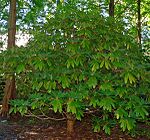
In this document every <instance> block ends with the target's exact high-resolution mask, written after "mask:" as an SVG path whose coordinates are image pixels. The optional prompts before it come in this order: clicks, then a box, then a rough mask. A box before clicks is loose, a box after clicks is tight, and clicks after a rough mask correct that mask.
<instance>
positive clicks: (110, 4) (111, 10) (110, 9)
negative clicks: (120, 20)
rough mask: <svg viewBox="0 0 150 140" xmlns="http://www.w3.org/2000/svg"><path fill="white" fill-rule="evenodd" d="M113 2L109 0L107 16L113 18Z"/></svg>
mask: <svg viewBox="0 0 150 140" xmlns="http://www.w3.org/2000/svg"><path fill="white" fill-rule="evenodd" d="M114 8H115V5H114V0H110V2H109V16H111V17H114Z"/></svg>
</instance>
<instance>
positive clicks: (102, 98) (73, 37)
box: [0, 1, 150, 134]
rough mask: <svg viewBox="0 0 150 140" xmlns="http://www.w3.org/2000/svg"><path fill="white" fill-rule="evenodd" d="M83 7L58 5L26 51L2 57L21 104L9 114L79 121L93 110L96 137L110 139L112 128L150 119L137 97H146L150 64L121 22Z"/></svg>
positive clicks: (16, 103)
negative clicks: (43, 113)
mask: <svg viewBox="0 0 150 140" xmlns="http://www.w3.org/2000/svg"><path fill="white" fill-rule="evenodd" d="M78 4H79V3H78ZM86 6H87V8H85V7H84V6H83V5H82V3H81V6H80V7H78V6H77V3H76V2H75V1H72V2H68V4H64V5H59V6H58V7H57V9H56V11H55V12H54V14H53V16H50V15H48V16H47V17H46V18H47V22H46V23H44V24H43V25H42V26H37V27H36V28H35V32H34V33H33V36H34V38H33V40H32V41H31V42H30V43H29V45H28V46H27V47H26V48H13V49H11V50H7V51H4V52H3V53H1V54H0V55H1V60H2V61H1V62H2V66H3V67H2V73H4V74H5V76H6V77H7V76H9V74H10V73H15V74H16V81H17V91H18V97H19V99H17V100H13V101H12V102H11V105H12V106H13V107H12V109H11V110H10V112H15V113H16V112H20V113H21V114H22V115H24V114H28V111H34V110H39V109H40V110H43V111H45V110H46V111H48V110H49V109H50V108H52V109H53V111H54V112H55V113H56V112H59V113H63V112H66V113H71V114H73V115H74V116H75V117H76V118H77V119H78V120H81V118H82V117H83V116H84V112H85V110H86V108H92V109H93V108H96V109H98V110H99V111H100V114H101V115H100V116H98V117H96V119H95V120H94V121H93V122H94V125H93V128H94V131H95V132H98V131H100V130H104V131H105V133H107V134H110V132H111V127H112V126H113V125H114V124H120V127H121V128H122V130H123V131H125V130H128V131H131V130H132V129H133V128H135V126H136V121H137V120H144V119H145V118H146V117H147V116H148V111H147V107H148V103H149V102H148V101H147V100H145V99H144V98H142V96H141V94H143V95H144V96H147V95H149V93H150V92H149V89H150V88H149V85H150V83H149V80H148V78H149V75H150V74H149V71H148V70H147V69H146V68H147V65H149V64H148V63H147V61H145V59H144V57H143V54H142V52H141V51H140V50H139V48H138V44H136V41H135V38H133V37H132V34H130V32H128V30H127V29H126V28H125V25H124V23H123V22H118V21H116V20H115V19H111V18H109V17H103V16H101V15H100V14H99V7H97V6H96V5H94V4H92V3H90V2H88V3H86Z"/></svg>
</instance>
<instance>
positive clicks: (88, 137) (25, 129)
mask: <svg viewBox="0 0 150 140" xmlns="http://www.w3.org/2000/svg"><path fill="white" fill-rule="evenodd" d="M12 121H13V122H12ZM33 123H34V125H33ZM140 130H141V132H142V135H145V134H146V133H145V131H143V130H146V132H148V133H150V127H147V126H142V125H141V126H140ZM139 132H140V131H139ZM66 139H67V134H66V122H65V121H61V122H54V121H49V122H42V121H37V120H33V119H32V120H31V119H30V120H29V119H25V118H24V119H21V120H20V121H17V122H14V120H11V121H6V120H2V119H0V140H66ZM71 140H150V138H148V137H147V136H138V137H136V138H133V137H131V136H129V135H127V134H124V133H122V132H120V130H119V129H118V128H117V127H116V128H114V129H113V130H112V134H111V135H110V136H106V135H105V134H104V133H94V132H93V131H92V127H91V123H90V121H89V119H85V120H84V121H82V123H81V122H79V121H77V122H76V125H75V137H74V138H71Z"/></svg>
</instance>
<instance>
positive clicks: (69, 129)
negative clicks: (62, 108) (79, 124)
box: [67, 114, 75, 139]
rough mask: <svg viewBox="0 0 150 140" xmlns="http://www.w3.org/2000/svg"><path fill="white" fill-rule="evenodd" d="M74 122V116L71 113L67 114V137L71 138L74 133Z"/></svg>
mask: <svg viewBox="0 0 150 140" xmlns="http://www.w3.org/2000/svg"><path fill="white" fill-rule="evenodd" d="M74 124H75V117H74V116H73V115H72V114H67V139H70V138H73V137H74V135H75V132H74Z"/></svg>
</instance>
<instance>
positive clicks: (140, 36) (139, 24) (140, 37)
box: [137, 0, 142, 46]
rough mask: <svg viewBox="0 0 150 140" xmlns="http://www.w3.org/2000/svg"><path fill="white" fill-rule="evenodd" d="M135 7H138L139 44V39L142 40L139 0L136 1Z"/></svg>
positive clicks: (139, 41)
mask: <svg viewBox="0 0 150 140" xmlns="http://www.w3.org/2000/svg"><path fill="white" fill-rule="evenodd" d="M137 9H138V24H137V28H138V43H139V45H140V46H141V40H142V35H141V0H138V1H137Z"/></svg>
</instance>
